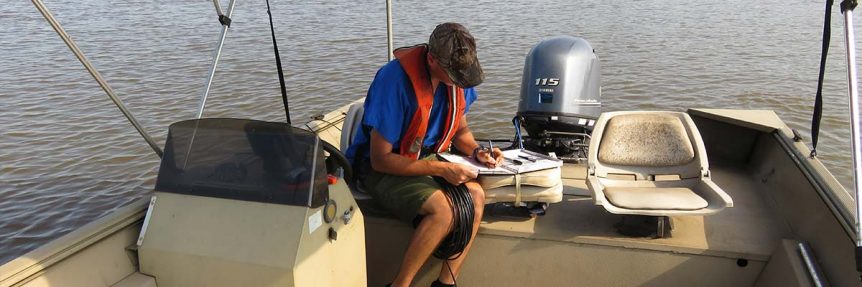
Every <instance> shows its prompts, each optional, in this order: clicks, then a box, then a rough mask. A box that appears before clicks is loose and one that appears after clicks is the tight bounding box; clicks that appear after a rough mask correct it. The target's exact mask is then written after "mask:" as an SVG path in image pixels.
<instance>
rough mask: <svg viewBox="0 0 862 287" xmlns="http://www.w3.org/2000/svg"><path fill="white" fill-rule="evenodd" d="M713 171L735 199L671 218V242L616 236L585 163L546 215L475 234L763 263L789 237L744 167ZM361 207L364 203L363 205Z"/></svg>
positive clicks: (497, 222)
mask: <svg viewBox="0 0 862 287" xmlns="http://www.w3.org/2000/svg"><path fill="white" fill-rule="evenodd" d="M711 172H712V177H713V180H714V181H715V182H716V184H718V185H719V186H720V187H722V188H723V189H724V190H725V192H727V193H728V194H729V195H730V196H731V197H732V198H733V201H734V206H733V207H730V208H726V209H724V210H722V211H721V212H719V213H718V214H715V215H710V216H678V217H672V218H671V220H672V224H673V231H672V237H670V238H659V239H652V238H635V237H627V236H624V235H621V234H619V233H617V232H616V230H615V228H614V227H613V225H614V224H615V223H617V222H619V221H620V220H621V218H622V216H620V215H616V214H611V213H609V212H607V211H605V210H604V208H602V206H599V205H594V204H593V202H592V198H591V197H590V191H589V189H587V186H586V182H585V178H586V165H583V164H578V165H575V164H566V165H565V166H564V167H563V184H564V185H565V189H564V191H563V192H564V194H565V195H564V197H563V202H560V203H556V204H551V205H550V206H549V207H548V212H547V214H546V215H545V216H540V217H536V218H532V219H524V220H518V219H511V218H498V217H493V216H485V218H483V222H482V225H481V227H480V230H479V232H480V234H481V235H491V236H503V237H509V238H515V239H518V238H521V239H531V240H546V241H555V242H568V243H575V244H589V245H600V246H607V247H620V248H634V249H642V250H652V251H665V252H673V253H681V254H693V255H707V256H718V257H726V258H734V259H748V260H757V261H767V260H768V258H769V256H770V254H772V252H773V251H774V250H775V248H776V247H777V246H778V244H779V243H780V239H782V238H786V237H788V235H787V234H789V233H790V232H789V231H788V229H787V228H786V227H784V226H785V225H784V224H783V223H781V222H780V221H779V220H778V219H776V217H775V216H774V215H773V213H772V212H770V210H769V208H768V204H766V202H765V199H764V198H763V196H762V195H761V194H760V193H759V192H757V188H758V186H757V183H756V181H755V180H754V179H753V178H751V177H750V176H749V174H748V173H747V172H746V171H745V170H744V168H743V167H737V166H714V167H712V168H711ZM365 204H368V202H365V203H364V204H362V205H365ZM366 214H368V219H367V221H369V222H373V223H377V224H385V225H390V224H393V225H404V224H403V223H401V222H400V221H397V220H395V219H394V218H392V217H389V216H383V215H380V214H375V212H366ZM384 222H385V223H384Z"/></svg>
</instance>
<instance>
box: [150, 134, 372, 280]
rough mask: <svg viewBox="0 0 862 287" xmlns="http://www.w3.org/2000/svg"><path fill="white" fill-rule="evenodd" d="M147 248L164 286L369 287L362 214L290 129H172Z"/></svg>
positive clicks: (303, 137)
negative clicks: (323, 286) (321, 285)
mask: <svg viewBox="0 0 862 287" xmlns="http://www.w3.org/2000/svg"><path fill="white" fill-rule="evenodd" d="M138 245H139V248H138V252H139V253H138V254H139V259H140V271H141V273H144V274H147V275H151V276H153V277H155V278H157V280H158V284H159V286H241V285H248V286H271V285H283V286H315V285H319V284H323V285H328V286H365V269H364V266H365V262H364V260H365V234H364V229H363V219H362V215H361V213H360V212H359V209H358V208H357V207H356V203H355V202H354V201H353V199H352V198H351V197H350V194H349V193H348V192H347V187H346V185H345V184H344V182H343V180H338V181H336V182H334V183H330V181H329V180H328V177H327V171H326V168H325V164H324V153H323V149H322V148H321V143H320V139H319V138H318V137H317V135H315V134H313V133H311V132H308V131H305V130H301V129H297V128H294V127H291V126H290V125H288V124H285V123H272V122H262V121H254V120H240V119H202V120H189V121H183V122H178V123H175V124H173V125H171V127H170V131H169V133H168V138H167V143H166V145H165V155H164V158H163V159H162V163H161V168H160V169H159V176H158V179H157V182H156V188H155V195H154V196H153V198H152V201H151V204H150V209H149V213H148V215H147V217H146V219H145V222H144V226H143V227H142V229H141V233H140V237H139V239H138Z"/></svg>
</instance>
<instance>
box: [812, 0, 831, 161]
mask: <svg viewBox="0 0 862 287" xmlns="http://www.w3.org/2000/svg"><path fill="white" fill-rule="evenodd" d="M834 3H835V2H834V0H826V16H825V17H824V20H823V46H822V47H821V49H820V75H819V76H818V78H817V96H816V97H815V98H814V116H813V117H812V118H811V142H812V144H813V147H812V148H811V157H815V156H817V139H818V137H819V135H820V118H821V116H823V76H824V74H826V55H827V54H828V53H829V38H830V37H831V34H832V32H831V27H832V5H833V4H834Z"/></svg>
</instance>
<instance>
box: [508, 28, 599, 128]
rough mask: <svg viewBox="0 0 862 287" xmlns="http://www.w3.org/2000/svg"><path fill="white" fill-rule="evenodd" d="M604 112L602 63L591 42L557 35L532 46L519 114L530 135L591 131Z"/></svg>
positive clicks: (527, 60)
mask: <svg viewBox="0 0 862 287" xmlns="http://www.w3.org/2000/svg"><path fill="white" fill-rule="evenodd" d="M601 112H602V102H601V67H600V64H599V58H598V56H596V54H595V51H594V50H593V47H592V46H590V43H588V42H587V41H586V40H584V39H581V38H577V37H571V36H557V37H552V38H547V39H545V40H542V41H541V42H539V43H538V44H536V46H535V47H533V48H532V49H531V50H530V53H529V54H528V55H527V58H526V61H525V62H524V74H523V79H522V82H521V99H520V102H519V104H518V116H521V117H522V118H523V119H524V127H525V129H527V132H528V133H529V134H530V135H532V136H535V133H540V132H543V131H548V130H552V131H560V132H584V131H587V132H589V131H592V126H593V124H594V123H595V119H597V118H598V117H599V114H601Z"/></svg>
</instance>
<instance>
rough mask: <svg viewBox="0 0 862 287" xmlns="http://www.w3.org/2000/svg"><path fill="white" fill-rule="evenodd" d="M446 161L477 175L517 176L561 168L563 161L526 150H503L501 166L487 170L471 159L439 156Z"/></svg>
mask: <svg viewBox="0 0 862 287" xmlns="http://www.w3.org/2000/svg"><path fill="white" fill-rule="evenodd" d="M440 156H442V157H443V158H444V159H445V160H446V161H449V162H454V163H460V164H464V165H467V166H470V167H473V168H474V169H476V170H478V171H479V174H519V173H525V172H531V171H537V170H543V169H549V168H555V167H560V166H563V161H561V160H559V159H555V158H552V157H550V156H546V155H543V154H539V153H535V152H531V151H528V150H519V149H513V150H505V151H503V157H504V158H505V160H504V161H503V164H501V165H498V166H497V167H496V168H488V167H486V166H485V165H482V164H480V163H479V162H477V161H475V160H473V159H472V158H468V157H464V156H460V155H455V154H449V153H444V154H440Z"/></svg>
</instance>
